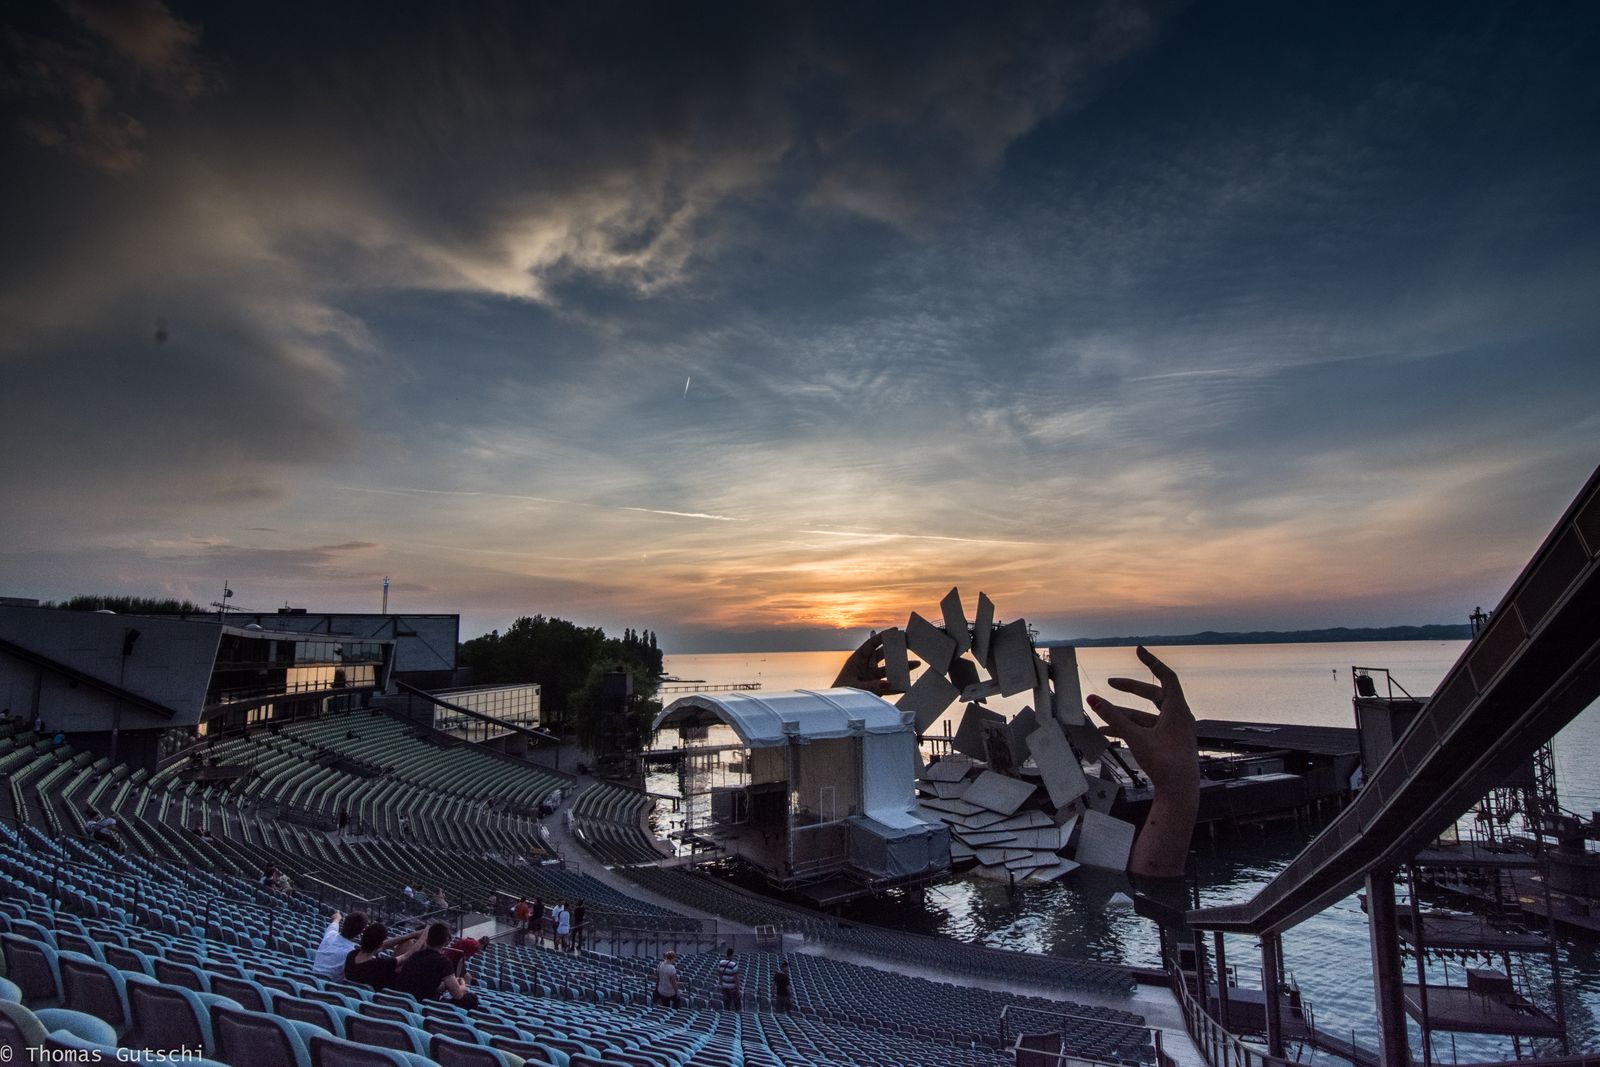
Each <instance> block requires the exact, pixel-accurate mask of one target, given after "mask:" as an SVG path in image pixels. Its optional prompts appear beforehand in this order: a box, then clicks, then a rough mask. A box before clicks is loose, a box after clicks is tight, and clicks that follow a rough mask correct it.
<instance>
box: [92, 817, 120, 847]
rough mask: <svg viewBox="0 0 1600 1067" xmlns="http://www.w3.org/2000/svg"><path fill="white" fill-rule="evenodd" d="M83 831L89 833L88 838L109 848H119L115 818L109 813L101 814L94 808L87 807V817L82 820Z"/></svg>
mask: <svg viewBox="0 0 1600 1067" xmlns="http://www.w3.org/2000/svg"><path fill="white" fill-rule="evenodd" d="M83 832H84V833H86V834H88V835H89V838H90V840H92V841H97V842H99V843H100V844H102V845H106V846H107V847H110V848H121V847H122V844H121V842H119V841H118V840H117V820H116V818H115V817H114V816H111V815H101V814H100V813H99V812H98V811H96V810H95V809H94V808H90V809H89V817H88V818H87V819H85V820H84V821H83Z"/></svg>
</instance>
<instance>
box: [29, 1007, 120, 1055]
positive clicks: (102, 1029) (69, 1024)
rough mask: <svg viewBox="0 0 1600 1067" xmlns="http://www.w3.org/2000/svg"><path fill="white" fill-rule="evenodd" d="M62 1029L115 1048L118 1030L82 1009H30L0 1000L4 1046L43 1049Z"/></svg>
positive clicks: (84, 1038)
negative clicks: (51, 1035) (49, 1039)
mask: <svg viewBox="0 0 1600 1067" xmlns="http://www.w3.org/2000/svg"><path fill="white" fill-rule="evenodd" d="M61 1031H64V1032H66V1033H70V1034H72V1035H73V1036H75V1037H78V1038H80V1039H81V1040H84V1041H89V1042H93V1043H94V1044H96V1045H109V1046H112V1047H115V1046H116V1043H117V1033H116V1031H115V1030H113V1029H111V1026H110V1024H108V1023H105V1022H102V1021H101V1020H99V1019H96V1018H95V1017H94V1016H92V1015H85V1014H83V1012H81V1011H70V1010H68V1009H66V1008H42V1009H40V1010H38V1011H30V1010H28V1009H27V1008H25V1007H23V1006H22V1005H21V1004H13V1003H11V1002H10V1001H0V1048H12V1049H18V1048H40V1047H42V1046H43V1045H44V1043H45V1041H46V1039H47V1038H48V1037H49V1035H50V1034H53V1033H56V1032H61Z"/></svg>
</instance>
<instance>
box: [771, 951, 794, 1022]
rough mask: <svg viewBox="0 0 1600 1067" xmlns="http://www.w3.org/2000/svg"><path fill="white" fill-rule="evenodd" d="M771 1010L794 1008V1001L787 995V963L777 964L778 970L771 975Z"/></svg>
mask: <svg viewBox="0 0 1600 1067" xmlns="http://www.w3.org/2000/svg"><path fill="white" fill-rule="evenodd" d="M772 1010H773V1011H793V1010H794V1001H793V1000H792V999H790V997H789V964H788V963H780V964H778V972H777V973H776V974H774V975H773V976H772Z"/></svg>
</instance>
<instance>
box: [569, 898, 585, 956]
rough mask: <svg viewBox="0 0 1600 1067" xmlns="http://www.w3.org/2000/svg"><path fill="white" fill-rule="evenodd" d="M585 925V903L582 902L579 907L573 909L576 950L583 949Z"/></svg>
mask: <svg viewBox="0 0 1600 1067" xmlns="http://www.w3.org/2000/svg"><path fill="white" fill-rule="evenodd" d="M583 923H584V918H583V901H581V900H580V901H578V906H577V907H575V908H573V909H572V947H573V948H574V949H580V948H582V947H583V938H584V929H583Z"/></svg>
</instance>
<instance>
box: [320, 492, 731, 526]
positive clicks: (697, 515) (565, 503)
mask: <svg viewBox="0 0 1600 1067" xmlns="http://www.w3.org/2000/svg"><path fill="white" fill-rule="evenodd" d="M332 488H334V489H337V490H340V491H342V492H349V493H379V494H382V495H384V496H410V495H413V494H424V495H427V496H460V497H481V498H483V499H487V500H526V501H529V502H531V503H534V504H557V505H560V506H561V507H568V508H593V509H594V510H596V511H636V512H639V513H640V514H642V515H665V516H668V517H669V518H674V519H705V520H707V521H709V522H745V521H746V520H744V519H740V518H736V517H734V516H732V515H713V514H710V513H708V512H704V511H669V510H667V509H665V508H640V507H629V506H627V505H624V504H592V503H590V502H588V501H586V500H559V499H557V498H555V497H549V496H529V495H528V494H526V493H496V492H493V491H490V490H486V489H485V490H478V489H422V488H419V487H415V486H409V485H397V486H391V487H388V488H381V489H380V488H377V487H375V486H367V485H336V486H333V487H332Z"/></svg>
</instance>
